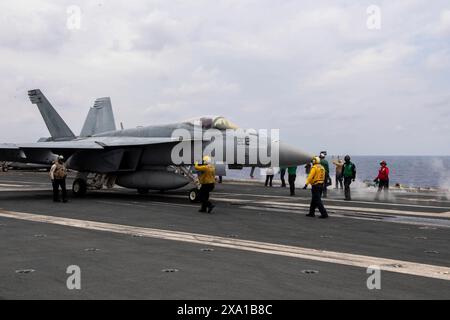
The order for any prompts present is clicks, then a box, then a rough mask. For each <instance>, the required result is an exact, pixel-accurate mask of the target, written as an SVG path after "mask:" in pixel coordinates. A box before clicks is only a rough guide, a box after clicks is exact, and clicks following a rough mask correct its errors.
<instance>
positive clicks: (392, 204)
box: [213, 191, 450, 209]
mask: <svg viewBox="0 0 450 320" xmlns="http://www.w3.org/2000/svg"><path fill="white" fill-rule="evenodd" d="M214 194H217V195H236V196H245V197H257V198H278V199H289V200H290V201H292V200H293V199H295V200H297V199H301V200H310V199H311V197H309V196H307V197H299V196H296V197H295V198H292V197H290V196H279V195H259V194H250V193H234V192H219V191H217V192H216V191H215V192H214V193H213V195H214ZM374 197H375V194H374ZM400 200H407V198H403V199H400ZM411 200H412V199H411ZM325 201H330V202H331V201H335V202H342V203H346V202H347V201H345V200H343V199H334V198H327V199H326V200H325ZM424 201H428V200H424ZM431 201H440V202H449V201H445V200H444V201H441V200H431ZM352 203H360V204H370V205H375V206H402V207H412V208H425V209H448V208H450V207H449V206H446V207H442V206H425V205H421V204H407V203H391V202H377V201H362V200H352Z"/></svg>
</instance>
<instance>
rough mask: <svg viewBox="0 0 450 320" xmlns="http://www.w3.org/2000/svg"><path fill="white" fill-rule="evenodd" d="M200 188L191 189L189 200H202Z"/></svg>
mask: <svg viewBox="0 0 450 320" xmlns="http://www.w3.org/2000/svg"><path fill="white" fill-rule="evenodd" d="M198 191H199V190H198V189H197V188H194V189H191V190H190V191H189V200H190V201H191V202H199V201H200V200H199V199H198Z"/></svg>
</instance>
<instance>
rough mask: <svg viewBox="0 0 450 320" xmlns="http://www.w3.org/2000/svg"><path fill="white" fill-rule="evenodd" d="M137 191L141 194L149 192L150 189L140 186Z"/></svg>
mask: <svg viewBox="0 0 450 320" xmlns="http://www.w3.org/2000/svg"><path fill="white" fill-rule="evenodd" d="M137 192H138V193H139V194H148V192H149V190H148V189H145V188H139V189H137Z"/></svg>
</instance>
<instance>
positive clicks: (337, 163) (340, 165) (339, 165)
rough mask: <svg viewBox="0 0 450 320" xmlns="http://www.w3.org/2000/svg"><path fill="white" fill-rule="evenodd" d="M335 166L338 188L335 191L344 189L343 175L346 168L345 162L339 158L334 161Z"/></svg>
mask: <svg viewBox="0 0 450 320" xmlns="http://www.w3.org/2000/svg"><path fill="white" fill-rule="evenodd" d="M333 164H334V165H335V166H336V187H335V189H339V187H340V188H341V189H344V185H343V179H344V177H343V175H342V168H343V167H344V161H342V159H341V158H339V157H338V158H337V160H333Z"/></svg>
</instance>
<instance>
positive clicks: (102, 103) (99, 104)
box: [80, 97, 116, 137]
mask: <svg viewBox="0 0 450 320" xmlns="http://www.w3.org/2000/svg"><path fill="white" fill-rule="evenodd" d="M115 130H116V124H115V121H114V113H113V110H112V106H111V99H110V98H109V97H106V98H99V99H97V100H95V103H94V106H93V107H92V108H91V109H90V110H89V113H88V115H87V117H86V121H85V122H84V125H83V129H81V133H80V136H81V137H89V136H93V135H94V134H99V133H103V132H107V131H115Z"/></svg>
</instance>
